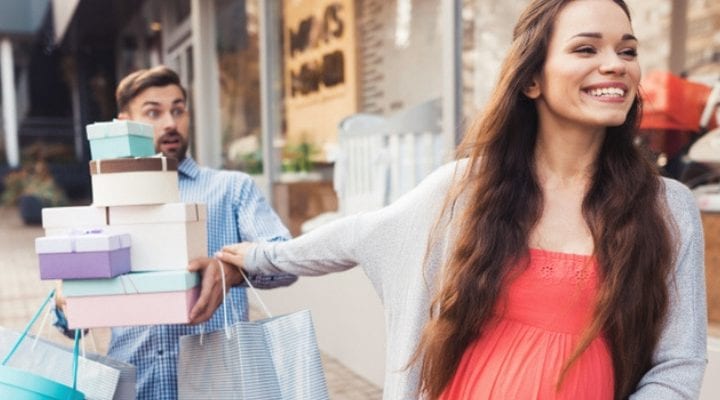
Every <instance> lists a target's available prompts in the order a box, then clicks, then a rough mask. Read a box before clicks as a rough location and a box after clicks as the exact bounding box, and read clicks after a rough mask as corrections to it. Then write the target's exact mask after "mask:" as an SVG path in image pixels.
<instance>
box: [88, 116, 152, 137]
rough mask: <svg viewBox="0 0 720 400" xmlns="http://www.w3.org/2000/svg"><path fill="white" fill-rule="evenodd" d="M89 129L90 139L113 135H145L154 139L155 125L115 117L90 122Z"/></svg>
mask: <svg viewBox="0 0 720 400" xmlns="http://www.w3.org/2000/svg"><path fill="white" fill-rule="evenodd" d="M85 130H86V131H87V138H88V140H94V139H102V138H106V137H112V136H125V135H134V136H145V137H149V138H151V139H152V137H153V126H152V125H150V124H146V123H143V122H136V121H128V120H119V119H115V120H112V121H109V122H95V123H94V124H89V125H88V126H87V127H86V128H85Z"/></svg>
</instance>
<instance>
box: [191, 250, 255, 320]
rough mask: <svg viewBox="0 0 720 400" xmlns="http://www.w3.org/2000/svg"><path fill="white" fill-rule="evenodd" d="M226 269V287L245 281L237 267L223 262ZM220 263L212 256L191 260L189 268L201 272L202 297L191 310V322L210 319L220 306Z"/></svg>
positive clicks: (221, 294)
mask: <svg viewBox="0 0 720 400" xmlns="http://www.w3.org/2000/svg"><path fill="white" fill-rule="evenodd" d="M223 264H224V265H223V267H224V271H225V287H226V290H229V289H230V287H231V286H237V285H239V284H240V283H242V282H243V277H242V275H241V274H240V271H239V270H238V269H237V268H234V267H233V266H232V265H227V264H225V263H223ZM220 268H221V267H220V263H219V262H218V261H217V260H214V259H212V258H197V259H195V260H192V261H191V262H190V265H188V270H189V271H191V272H200V277H201V282H200V297H198V301H197V303H195V306H194V307H193V309H192V310H191V311H190V323H191V324H199V323H201V322H205V321H207V320H209V319H210V317H212V316H213V314H214V313H215V310H217V308H218V307H220V304H221V303H222V298H223V292H222V290H223V289H222V273H221V271H220Z"/></svg>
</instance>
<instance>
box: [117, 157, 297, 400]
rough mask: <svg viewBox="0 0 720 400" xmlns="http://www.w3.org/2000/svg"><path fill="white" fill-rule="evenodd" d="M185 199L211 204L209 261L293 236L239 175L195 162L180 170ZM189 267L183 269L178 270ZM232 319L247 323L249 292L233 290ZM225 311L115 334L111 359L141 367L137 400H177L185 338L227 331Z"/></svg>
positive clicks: (274, 282)
mask: <svg viewBox="0 0 720 400" xmlns="http://www.w3.org/2000/svg"><path fill="white" fill-rule="evenodd" d="M178 172H179V174H178V175H179V184H180V197H181V200H182V201H183V202H186V203H206V204H207V207H208V220H207V231H208V253H209V254H208V255H212V254H214V253H215V252H216V251H218V250H220V249H221V248H222V247H223V246H224V245H227V244H231V243H237V242H241V241H277V240H286V239H288V238H289V237H290V233H289V232H288V230H287V229H286V228H285V226H284V225H283V224H282V222H280V218H278V216H277V214H275V212H274V211H273V210H272V208H271V207H270V205H269V204H268V203H267V201H266V200H265V198H264V197H263V196H262V194H261V193H260V191H259V190H258V188H257V186H256V185H255V184H254V183H253V181H252V179H251V178H250V177H249V176H248V175H247V174H244V173H241V172H237V171H221V170H215V169H210V168H205V167H200V166H198V165H197V163H195V161H193V160H192V159H190V158H186V159H184V160H183V161H182V162H181V163H180V165H179V166H178ZM178 267H184V266H180V265H179V266H178ZM296 279H297V278H296V277H295V276H292V275H284V276H274V277H260V276H258V277H252V278H251V280H252V281H253V285H255V286H257V287H261V288H271V287H277V286H286V285H289V284H291V283H293V282H295V280H296ZM227 301H228V303H229V306H230V307H231V309H230V308H229V309H228V318H230V319H231V320H232V322H231V323H234V322H235V321H236V320H237V319H238V318H239V319H242V320H247V315H248V311H247V307H248V305H247V297H246V294H245V289H243V288H240V287H234V288H232V289H230V292H229V295H228V297H227ZM222 307H225V305H223V306H221V307H220V308H218V309H217V311H216V312H215V315H213V317H212V318H211V319H210V320H209V321H207V322H206V323H204V324H200V325H195V326H192V325H156V326H139V327H128V328H113V330H112V339H111V341H110V348H109V349H108V355H109V356H110V357H113V358H116V359H118V360H122V361H125V362H129V363H131V364H134V365H135V366H136V367H137V389H138V393H137V398H138V400H165V399H167V400H171V399H172V400H174V399H177V397H178V393H177V359H178V347H179V339H180V336H182V335H194V334H199V333H200V332H201V330H204V331H205V332H209V331H214V330H217V329H221V328H223V326H224V325H223V317H222V315H223V310H222Z"/></svg>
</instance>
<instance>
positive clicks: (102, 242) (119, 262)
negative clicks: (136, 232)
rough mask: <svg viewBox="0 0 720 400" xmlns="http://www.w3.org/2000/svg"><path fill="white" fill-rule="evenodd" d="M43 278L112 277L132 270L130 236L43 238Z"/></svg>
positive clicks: (37, 248) (38, 243)
mask: <svg viewBox="0 0 720 400" xmlns="http://www.w3.org/2000/svg"><path fill="white" fill-rule="evenodd" d="M35 251H36V253H37V254H38V258H39V264H40V279H92V278H112V277H115V276H118V275H121V274H124V273H127V272H129V271H130V235H128V234H107V233H85V234H78V235H68V236H50V237H39V238H37V239H35Z"/></svg>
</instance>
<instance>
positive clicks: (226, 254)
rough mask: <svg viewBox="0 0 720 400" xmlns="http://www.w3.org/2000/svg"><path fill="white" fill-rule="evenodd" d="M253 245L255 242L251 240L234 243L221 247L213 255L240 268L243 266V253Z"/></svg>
mask: <svg viewBox="0 0 720 400" xmlns="http://www.w3.org/2000/svg"><path fill="white" fill-rule="evenodd" d="M255 246H256V245H255V243H252V242H242V243H235V244H231V245H228V246H225V247H223V248H222V251H219V252H217V253H216V254H215V256H216V257H217V258H218V259H220V261H222V262H224V263H228V264H232V265H234V266H235V267H236V268H237V269H242V268H243V267H244V266H245V255H246V254H247V253H248V252H249V251H250V249H252V248H253V247H255Z"/></svg>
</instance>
